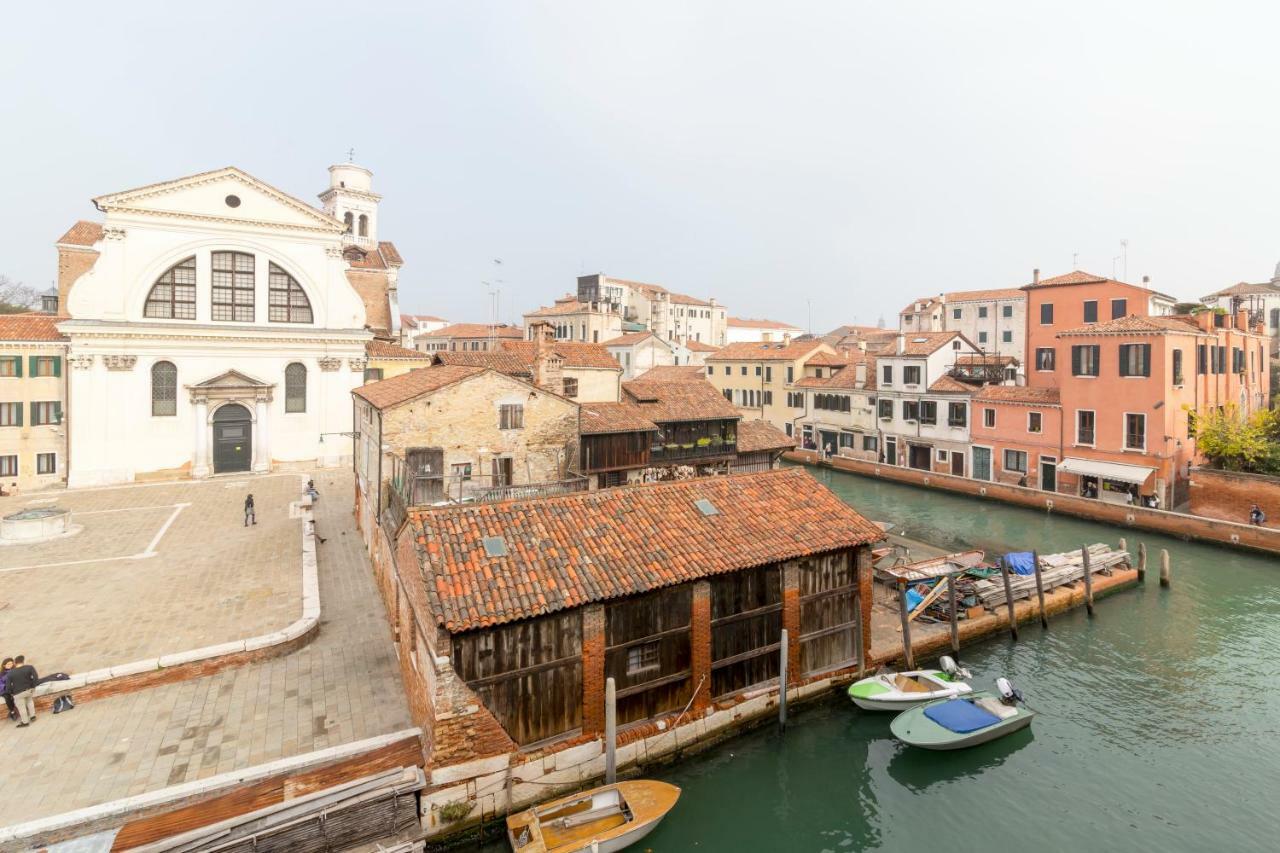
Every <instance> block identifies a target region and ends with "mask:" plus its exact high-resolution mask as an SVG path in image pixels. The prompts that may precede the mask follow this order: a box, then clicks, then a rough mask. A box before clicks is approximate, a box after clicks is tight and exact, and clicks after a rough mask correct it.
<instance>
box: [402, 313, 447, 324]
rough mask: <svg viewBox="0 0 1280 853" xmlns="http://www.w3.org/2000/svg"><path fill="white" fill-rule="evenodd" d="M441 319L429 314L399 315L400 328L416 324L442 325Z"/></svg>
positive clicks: (443, 320)
mask: <svg viewBox="0 0 1280 853" xmlns="http://www.w3.org/2000/svg"><path fill="white" fill-rule="evenodd" d="M443 322H445V319H444V318H443V317H433V316H431V315H430V314H401V315H400V325H401V326H415V325H417V324H418V323H443Z"/></svg>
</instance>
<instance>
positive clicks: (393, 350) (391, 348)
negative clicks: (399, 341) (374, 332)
mask: <svg viewBox="0 0 1280 853" xmlns="http://www.w3.org/2000/svg"><path fill="white" fill-rule="evenodd" d="M364 351H365V353H366V354H367V355H368V356H369V357H370V358H398V359H410V360H412V361H430V360H431V356H430V355H429V354H428V353H425V352H418V351H417V350H416V349H408V348H407V347H402V346H398V345H396V344H392V343H387V342H386V341H369V342H368V343H367V344H365V345H364Z"/></svg>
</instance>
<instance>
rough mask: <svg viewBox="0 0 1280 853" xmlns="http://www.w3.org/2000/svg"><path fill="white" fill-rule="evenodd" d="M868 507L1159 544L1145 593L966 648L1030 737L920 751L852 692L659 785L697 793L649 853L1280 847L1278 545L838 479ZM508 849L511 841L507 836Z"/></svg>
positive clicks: (699, 759)
mask: <svg viewBox="0 0 1280 853" xmlns="http://www.w3.org/2000/svg"><path fill="white" fill-rule="evenodd" d="M814 473H815V476H817V477H818V478H819V479H821V480H822V481H823V482H824V483H826V484H827V485H828V486H829V487H830V488H832V489H833V490H834V491H835V492H836V493H837V494H839V495H840V496H841V497H843V498H844V499H846V500H847V501H848V502H849V503H850V504H852V505H853V506H854V507H856V508H857V509H858V510H860V511H861V512H862V513H863V514H865V515H866V516H867V517H869V518H872V519H876V520H882V521H892V522H894V523H896V524H898V525H900V527H901V528H904V529H905V532H906V534H907V535H909V536H911V537H913V538H918V539H923V540H926V541H931V542H936V543H939V544H943V545H948V546H952V547H956V548H959V547H961V546H967V545H975V546H979V547H985V548H989V549H992V550H1015V549H1024V548H1025V549H1031V548H1033V547H1034V548H1037V549H1039V550H1040V551H1041V552H1042V553H1044V552H1046V551H1060V550H1067V549H1069V548H1073V547H1079V546H1080V544H1081V543H1082V542H1098V541H1107V542H1112V543H1114V542H1117V541H1118V539H1119V538H1120V537H1121V536H1127V537H1128V541H1129V544H1130V547H1131V548H1134V549H1136V543H1137V542H1138V541H1142V542H1145V543H1146V544H1147V547H1148V549H1151V550H1152V553H1153V563H1154V562H1155V560H1154V555H1155V554H1158V552H1159V549H1160V548H1168V549H1169V551H1170V553H1171V554H1172V555H1173V560H1174V562H1173V569H1174V573H1173V579H1174V585H1173V589H1172V590H1162V589H1160V588H1159V584H1158V583H1157V582H1156V575H1157V572H1154V571H1153V572H1151V573H1150V574H1149V575H1148V583H1147V586H1146V588H1145V589H1140V590H1132V591H1127V592H1122V593H1118V594H1116V595H1114V596H1111V597H1109V598H1106V599H1103V600H1102V601H1100V602H1099V603H1098V606H1097V608H1096V610H1097V615H1096V617H1095V618H1094V619H1093V620H1090V619H1089V618H1088V617H1087V616H1086V615H1085V614H1084V612H1083V611H1079V612H1073V613H1069V614H1064V615H1062V616H1059V617H1057V618H1056V619H1054V620H1052V621H1051V622H1050V628H1049V630H1048V631H1042V630H1041V629H1040V628H1039V627H1038V626H1037V627H1033V626H1030V625H1027V626H1024V627H1023V628H1022V629H1021V633H1020V637H1021V641H1020V642H1019V643H1018V644H1016V645H1014V644H1012V643H1011V642H1010V641H1009V640H1008V639H1007V636H1002V637H999V638H995V639H992V640H989V641H987V642H985V643H983V644H981V645H978V646H974V647H971V648H966V650H965V653H964V655H963V656H962V657H963V661H964V663H965V664H966V665H967V666H968V667H969V668H970V669H972V670H973V672H974V676H975V678H974V684H975V686H978V687H981V688H989V687H990V686H991V682H992V680H993V679H994V678H995V677H996V676H998V675H1007V676H1008V677H1010V678H1011V679H1012V680H1013V682H1014V683H1015V684H1016V685H1017V686H1018V687H1020V688H1021V689H1022V691H1023V692H1024V694H1025V695H1026V697H1027V701H1028V702H1029V703H1030V705H1031V706H1032V707H1034V708H1035V709H1036V710H1037V711H1039V712H1040V716H1039V717H1037V718H1036V720H1035V722H1034V724H1033V726H1032V729H1031V730H1030V731H1024V732H1019V733H1016V734H1014V735H1011V736H1009V737H1007V738H1004V739H1003V740H999V741H995V742H993V743H991V744H987V745H985V746H980V747H975V748H973V749H969V750H964V751H960V752H956V753H932V752H924V751H918V750H913V749H908V748H907V747H904V746H902V745H901V744H899V743H898V742H897V741H895V740H893V738H892V737H891V736H890V734H889V719H890V715H887V714H873V713H868V712H863V711H859V710H858V709H856V708H855V707H853V705H852V704H851V703H849V702H848V701H847V700H845V699H844V697H842V696H833V697H831V698H830V699H829V700H824V701H820V702H816V703H812V704H808V705H804V706H801V707H797V708H793V709H792V716H791V720H790V724H789V725H788V727H787V731H786V734H785V736H784V735H781V734H779V732H778V731H777V729H776V727H774V726H769V727H767V728H765V729H760V730H757V731H755V732H752V733H748V734H746V735H743V736H741V737H738V738H735V739H733V740H730V741H727V742H726V743H724V744H722V745H720V746H718V747H716V748H715V749H712V750H710V751H708V752H705V753H702V754H701V755H698V756H695V757H692V758H688V759H685V760H684V761H682V762H681V763H680V764H678V765H675V766H672V767H668V768H665V769H663V770H660V771H657V772H656V773H655V774H654V776H655V777H656V778H660V779H664V780H667V781H670V782H673V783H674V784H676V785H679V786H680V787H681V788H682V789H683V791H684V793H683V795H682V797H681V799H680V803H679V805H678V806H677V807H676V809H675V810H674V811H673V812H672V813H671V815H670V816H669V817H668V818H667V820H666V821H665V822H664V823H663V824H662V825H661V826H660V827H659V828H658V829H657V830H656V831H655V832H654V833H653V834H652V835H650V836H649V838H648V839H646V840H645V841H644V842H642V843H641V844H640V845H638V846H637V847H636V848H634V849H635V850H638V851H643V850H646V849H651V850H653V851H662V853H666V851H693V850H697V851H721V850H724V851H747V850H751V851H754V850H762V851H832V853H840V851H854V850H890V851H934V850H938V851H971V850H972V851H1003V850H1008V849H1013V848H1021V849H1030V850H1034V851H1060V850H1061V851H1082V850H1084V851H1108V850H1143V851H1145V850H1158V851H1162V853H1168V852H1169V851H1210V850H1212V851H1236V850H1280V806H1277V803H1276V799H1277V797H1280V675H1278V674H1277V667H1278V666H1280V619H1277V615H1276V614H1277V612H1278V611H1280V594H1278V592H1277V590H1278V589H1280V586H1278V585H1277V584H1278V582H1280V565H1277V564H1276V561H1275V560H1274V559H1272V558H1268V557H1260V556H1251V555H1247V554H1244V553H1240V552H1236V551H1230V550H1226V549H1218V548H1212V547H1207V546H1203V545H1194V544H1190V543H1185V542H1182V541H1179V540H1176V539H1169V538H1166V537H1161V536H1158V535H1148V534H1138V535H1135V533H1134V532H1133V531H1123V530H1120V529H1118V528H1114V527H1110V526H1107V525H1098V524H1091V523H1087V522H1083V521H1079V520H1075V519H1069V518H1063V517H1055V516H1049V515H1046V514H1043V513H1038V512H1035V511H1031V510H1021V509H1014V508H1010V507H1005V506H1002V505H999V504H995V503H987V502H979V501H976V500H971V499H968V498H964V497H959V496H952V495H948V494H943V493H938V492H931V491H926V490H923V489H916V488H912V487H909V486H901V485H896V484H891V483H884V482H880V481H874V480H870V479H865V478H860V477H855V476H853V475H849V474H843V473H839V472H831V471H820V472H818V471H816V472H814ZM492 849H494V850H498V849H502V848H501V847H493V848H492Z"/></svg>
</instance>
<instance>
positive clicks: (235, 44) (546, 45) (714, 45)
mask: <svg viewBox="0 0 1280 853" xmlns="http://www.w3.org/2000/svg"><path fill="white" fill-rule="evenodd" d="M5 16H6V26H5V30H6V32H5V34H4V35H3V36H0V163H3V164H4V169H5V172H6V177H5V180H4V184H5V186H4V189H3V194H2V195H0V197H2V198H3V199H4V204H3V206H2V207H0V210H2V211H3V212H2V213H0V216H2V217H3V220H2V221H3V227H0V274H5V275H8V276H9V277H11V278H15V279H19V280H21V281H25V282H26V283H28V284H32V285H36V286H39V287H41V288H43V287H46V286H48V285H49V284H51V283H52V282H53V280H54V277H55V275H56V252H55V249H54V245H53V244H54V242H55V241H56V239H57V238H58V236H59V235H61V234H62V233H63V231H65V230H66V228H67V227H69V226H70V224H71V223H72V222H74V221H75V220H77V219H92V218H95V217H96V216H99V214H97V211H95V210H94V208H93V206H92V204H91V203H90V201H89V199H90V198H91V197H93V196H96V195H101V194H105V193H108V192H115V191H119V190H124V189H129V188H132V187H135V186H141V185H145V184H149V183H154V182H157V181H162V180H167V179H170V178H175V177H179V176H182V175H187V174H192V173H196V172H201V171H206V170H209V169H214V168H218V167H221V166H225V165H235V166H239V167H240V168H242V169H244V170H245V171H247V172H249V173H250V174H253V175H255V176H256V177H258V178H260V179H262V180H264V181H266V182H267V183H269V184H272V185H273V186H276V187H278V188H279V189H282V190H284V191H285V192H288V193H291V194H293V195H295V196H298V197H300V198H303V199H307V200H309V201H312V202H313V203H315V204H317V205H318V204H319V202H318V201H317V200H316V194H317V193H319V192H320V191H321V190H323V189H324V188H325V186H326V185H327V181H328V174H327V171H326V169H327V167H328V166H329V164H331V163H334V162H341V161H343V160H345V159H346V157H347V151H348V149H352V148H353V149H354V150H355V161H356V162H358V163H360V164H361V165H364V166H366V167H368V168H370V169H372V170H373V172H374V188H375V190H376V191H378V192H380V193H382V195H383V197H384V200H383V202H382V206H381V209H380V214H379V215H380V223H379V238H380V239H384V240H392V241H393V242H395V244H396V246H397V248H398V249H399V250H400V252H401V254H402V255H403V256H404V258H405V266H404V268H403V270H402V271H401V288H400V304H401V307H402V310H404V311H406V312H411V313H428V314H436V315H439V316H443V317H446V318H448V319H450V320H453V321H484V320H487V319H488V311H489V308H488V306H489V305H490V298H489V296H488V289H487V287H486V285H485V284H483V282H485V281H488V282H490V283H491V284H490V285H489V286H490V287H493V288H495V289H499V290H500V291H501V294H500V302H501V319H503V320H504V321H508V320H512V319H515V320H517V321H518V319H519V314H520V313H521V312H523V311H526V310H530V309H532V308H534V307H536V306H538V305H540V304H543V305H545V304H550V303H551V301H552V300H553V299H555V298H556V297H557V296H560V295H562V294H564V293H565V292H568V291H570V290H572V289H573V288H574V287H575V278H576V276H578V275H580V274H584V273H592V272H604V273H606V274H607V275H610V276H614V277H618V278H627V279H634V280H640V281H648V282H656V283H659V284H662V285H664V286H666V287H668V288H670V289H672V290H675V291H678V292H682V293H688V294H692V295H696V296H700V297H703V298H706V297H715V298H716V299H717V300H718V301H719V302H721V303H723V304H725V305H727V306H728V308H729V312H730V314H731V315H736V316H742V317H769V318H772V319H776V320H783V321H788V322H792V323H796V324H798V325H800V326H802V327H807V328H813V329H814V330H816V331H826V330H828V329H830V328H833V327H835V326H837V325H840V324H843V323H863V324H874V323H876V322H877V320H878V319H879V318H880V317H882V316H883V317H885V318H886V319H887V321H888V323H889V324H890V325H893V324H895V323H896V319H895V317H896V314H897V312H898V311H899V310H901V308H902V307H903V306H905V305H906V304H907V303H908V302H909V301H910V300H912V299H913V298H916V297H919V296H924V295H930V294H935V293H940V292H944V291H954V290H969V289H984V288H997V287H1017V286H1020V285H1022V284H1025V283H1027V282H1028V281H1030V279H1031V271H1032V269H1033V268H1039V269H1041V270H1042V273H1043V275H1045V276H1051V275H1057V274H1060V273H1064V272H1067V271H1069V270H1070V269H1071V268H1072V267H1073V262H1074V266H1075V267H1078V268H1081V269H1086V270H1089V271H1091V272H1094V273H1098V274H1102V275H1112V274H1113V273H1114V274H1115V275H1117V276H1119V277H1122V278H1123V277H1124V276H1125V275H1126V274H1127V276H1128V279H1129V280H1133V281H1139V280H1140V279H1141V277H1142V276H1143V275H1149V276H1151V286H1152V287H1154V288H1156V289H1158V290H1161V291H1163V292H1167V293H1171V294H1174V295H1176V296H1178V297H1179V298H1198V297H1200V296H1203V295H1205V294H1207V293H1210V292H1212V291H1214V290H1217V289H1219V288H1221V287H1224V286H1227V285H1230V284H1233V283H1235V282H1237V281H1241V280H1247V281H1265V280H1268V279H1270V278H1271V276H1272V274H1273V271H1274V268H1275V265H1276V262H1277V261H1280V232H1278V231H1277V229H1276V218H1277V212H1276V202H1277V200H1280V169H1277V168H1276V161H1277V150H1278V149H1277V141H1278V140H1280V98H1278V97H1277V94H1280V92H1278V91H1277V90H1280V74H1277V73H1276V70H1275V69H1276V64H1275V63H1276V60H1275V45H1276V40H1277V33H1280V7H1276V6H1275V5H1274V4H1262V3H1252V4H1238V5H1237V4H1232V3H1224V2H1219V3H1213V4H1206V3H1179V2H1168V0H1164V2H1126V3H1123V4H1117V3H1114V2H1109V3H1094V2H1076V3H1069V4H1064V3H1052V4H1050V3H1040V2H1026V0H1023V2H984V3H956V2H954V0H951V2H924V1H923V0H919V1H918V2H911V3H887V2H883V0H880V2H861V0H845V2H804V3H786V4H780V3H758V2H748V1H747V0H739V2H734V3H727V2H715V3H711V2H707V3H703V2H694V0H682V2H645V3H638V2H637V3H632V2H607V3H602V2H599V0H595V1H594V2H570V0H562V2H529V1H528V0H520V2H516V0H510V2H505V3H498V2H483V0H468V2H449V3H436V2H415V3H379V2H365V3H347V4H335V3H327V2H321V0H308V1H307V2H283V0H257V2H249V3H245V2H235V0H221V1H220V2H218V3H202V4H192V3H173V2H169V3H150V2H125V3H113V4H103V3H99V2H94V3H81V2H61V3H18V4H9V5H8V6H7V8H6V12H5ZM1122 241H1125V242H1127V247H1126V246H1125V245H1123V244H1122ZM495 260H501V261H502V263H501V265H498V264H495V263H494V261H495Z"/></svg>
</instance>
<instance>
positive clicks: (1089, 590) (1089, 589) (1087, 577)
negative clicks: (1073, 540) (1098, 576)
mask: <svg viewBox="0 0 1280 853" xmlns="http://www.w3.org/2000/svg"><path fill="white" fill-rule="evenodd" d="M1080 553H1081V555H1082V556H1083V557H1084V609H1085V610H1088V611H1089V615H1090V616H1092V615H1093V568H1092V567H1091V566H1090V565H1089V546H1088V545H1081V546H1080Z"/></svg>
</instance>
